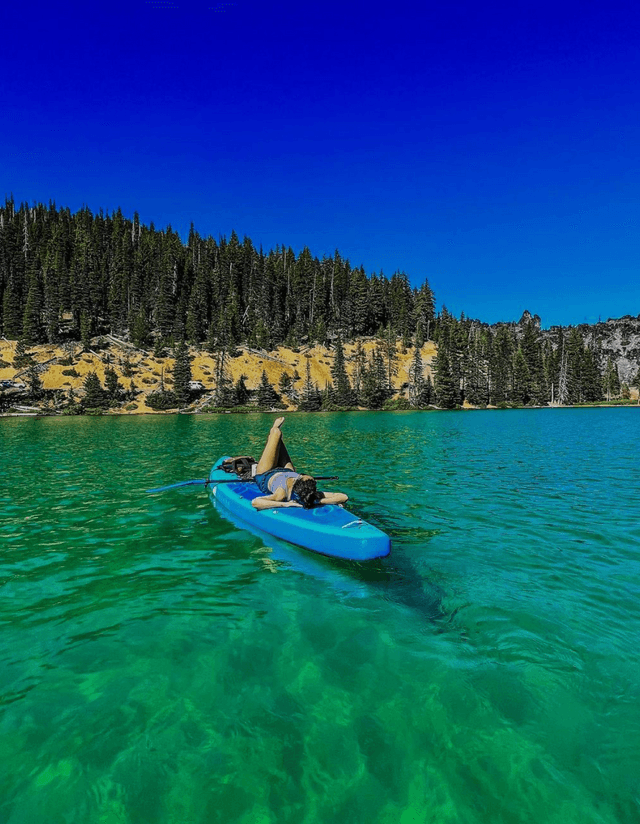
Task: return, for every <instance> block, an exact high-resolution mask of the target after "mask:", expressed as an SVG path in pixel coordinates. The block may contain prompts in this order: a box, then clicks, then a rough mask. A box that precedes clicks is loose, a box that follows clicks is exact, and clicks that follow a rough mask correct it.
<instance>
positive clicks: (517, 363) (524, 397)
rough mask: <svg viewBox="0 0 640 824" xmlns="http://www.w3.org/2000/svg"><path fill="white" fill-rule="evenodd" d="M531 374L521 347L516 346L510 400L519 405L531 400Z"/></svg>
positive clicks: (524, 404)
mask: <svg viewBox="0 0 640 824" xmlns="http://www.w3.org/2000/svg"><path fill="white" fill-rule="evenodd" d="M530 384H531V376H530V374H529V368H528V366H527V362H526V360H525V359H524V354H523V352H522V349H521V348H520V347H518V349H517V351H516V354H515V356H514V359H513V392H512V396H511V400H512V401H513V402H514V403H517V404H519V405H520V406H526V405H527V404H528V403H529V401H530V400H531V395H530V392H529V389H530Z"/></svg>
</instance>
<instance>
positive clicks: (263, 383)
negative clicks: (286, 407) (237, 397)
mask: <svg viewBox="0 0 640 824" xmlns="http://www.w3.org/2000/svg"><path fill="white" fill-rule="evenodd" d="M256 399H257V403H258V406H259V407H260V408H261V409H271V408H272V407H274V406H276V405H277V404H278V403H279V400H280V399H279V398H278V394H277V392H276V390H275V389H274V388H273V386H272V385H271V384H270V383H269V378H268V377H267V373H266V371H265V370H264V369H263V370H262V377H261V378H260V386H259V387H258V392H257V395H256Z"/></svg>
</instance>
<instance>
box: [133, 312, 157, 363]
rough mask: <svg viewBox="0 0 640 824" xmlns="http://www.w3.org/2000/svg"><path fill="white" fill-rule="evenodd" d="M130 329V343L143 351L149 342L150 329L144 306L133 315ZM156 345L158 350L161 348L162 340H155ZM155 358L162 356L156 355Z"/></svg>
mask: <svg viewBox="0 0 640 824" xmlns="http://www.w3.org/2000/svg"><path fill="white" fill-rule="evenodd" d="M130 329H131V341H132V342H133V343H134V344H135V345H136V346H138V347H139V348H140V349H145V348H146V347H147V346H148V344H149V340H150V338H151V328H150V326H149V320H148V318H147V308H146V306H144V305H143V306H141V307H140V308H139V309H138V311H137V312H136V313H135V315H134V317H133V320H132V323H131V324H130ZM156 343H157V344H159V347H160V348H162V338H161V337H160V336H158V337H157V338H156ZM154 355H155V350H154ZM156 357H162V355H158V356H156Z"/></svg>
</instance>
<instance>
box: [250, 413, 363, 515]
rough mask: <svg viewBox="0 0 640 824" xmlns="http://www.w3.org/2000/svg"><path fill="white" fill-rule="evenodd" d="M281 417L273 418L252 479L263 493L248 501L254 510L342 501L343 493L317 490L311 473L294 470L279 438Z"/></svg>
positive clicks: (338, 502) (310, 505) (309, 505)
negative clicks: (304, 473)
mask: <svg viewBox="0 0 640 824" xmlns="http://www.w3.org/2000/svg"><path fill="white" fill-rule="evenodd" d="M283 423H284V418H277V419H276V420H275V421H274V423H273V426H272V427H271V431H270V432H269V437H268V438H267V443H266V445H265V447H264V450H263V452H262V455H261V456H260V460H259V461H258V465H257V467H256V476H255V478H254V480H255V482H256V483H257V485H258V489H259V490H260V491H261V492H263V493H264V495H263V496H262V497H260V498H254V499H253V501H251V504H252V505H253V506H254V507H255V508H256V509H275V508H276V507H281V506H302V507H304V508H305V509H310V508H311V507H312V506H313V505H314V504H343V503H344V502H345V501H347V500H348V498H347V496H346V495H345V494H344V493H343V492H321V491H320V490H319V489H318V488H317V486H316V480H315V478H313V477H312V476H311V475H301V474H300V473H299V472H296V470H295V468H294V466H293V463H292V462H291V456H290V455H289V452H288V451H287V447H286V446H285V445H284V441H283V440H282V429H281V427H282V424H283Z"/></svg>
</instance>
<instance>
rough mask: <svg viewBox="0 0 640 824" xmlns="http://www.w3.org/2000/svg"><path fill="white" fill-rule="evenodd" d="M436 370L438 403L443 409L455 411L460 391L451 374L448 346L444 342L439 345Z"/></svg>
mask: <svg viewBox="0 0 640 824" xmlns="http://www.w3.org/2000/svg"><path fill="white" fill-rule="evenodd" d="M434 369H435V373H436V380H435V394H436V402H437V404H438V406H439V407H440V408H441V409H454V408H455V407H456V406H457V404H458V391H457V390H456V387H455V383H454V379H453V375H452V373H451V363H450V360H449V355H448V353H447V349H446V345H444V343H443V342H441V343H439V344H438V351H437V354H436V360H435V364H434Z"/></svg>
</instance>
